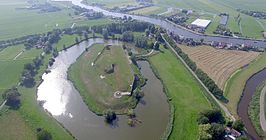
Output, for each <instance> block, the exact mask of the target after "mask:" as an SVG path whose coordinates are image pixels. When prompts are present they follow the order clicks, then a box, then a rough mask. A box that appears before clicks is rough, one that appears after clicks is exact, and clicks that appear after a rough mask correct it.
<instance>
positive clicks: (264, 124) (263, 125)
mask: <svg viewBox="0 0 266 140" xmlns="http://www.w3.org/2000/svg"><path fill="white" fill-rule="evenodd" d="M265 93H266V86H264V87H263V89H262V91H261V93H260V125H261V128H262V130H263V131H264V132H265V133H266V120H265V110H264V104H265V102H264V99H265Z"/></svg>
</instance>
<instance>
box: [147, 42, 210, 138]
mask: <svg viewBox="0 0 266 140" xmlns="http://www.w3.org/2000/svg"><path fill="white" fill-rule="evenodd" d="M160 50H161V53H159V54H157V55H154V56H152V57H151V58H149V59H150V63H151V65H152V68H153V69H154V70H155V73H156V74H157V75H159V77H160V79H161V80H162V82H163V84H164V87H165V89H166V93H167V95H168V97H169V98H170V99H171V101H170V104H173V105H174V106H175V114H174V124H173V132H172V133H171V135H170V140H178V139H180V140H181V139H197V138H198V124H197V116H198V113H199V112H201V111H203V110H207V109H211V105H210V103H209V102H208V100H207V99H206V97H205V95H204V94H205V93H204V92H205V91H204V90H203V88H202V87H201V86H200V85H199V83H198V82H197V81H196V80H195V79H194V77H193V76H192V75H191V74H190V72H189V71H188V70H187V69H186V68H185V66H184V65H183V64H182V63H181V61H179V60H178V59H177V58H176V56H174V55H173V54H172V53H171V52H170V50H168V49H164V48H163V47H161V48H160Z"/></svg>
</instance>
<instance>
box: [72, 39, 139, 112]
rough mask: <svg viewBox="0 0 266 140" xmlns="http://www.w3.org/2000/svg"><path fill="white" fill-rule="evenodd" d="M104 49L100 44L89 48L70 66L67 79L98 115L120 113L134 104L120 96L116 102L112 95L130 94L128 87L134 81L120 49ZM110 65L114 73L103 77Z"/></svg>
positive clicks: (125, 56)
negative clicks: (104, 112)
mask: <svg viewBox="0 0 266 140" xmlns="http://www.w3.org/2000/svg"><path fill="white" fill-rule="evenodd" d="M104 48H105V46H104V45H103V44H97V45H94V46H92V47H91V48H90V49H89V51H88V52H85V53H84V54H83V55H82V56H81V57H80V58H79V59H78V61H77V62H76V63H75V64H73V65H72V66H71V67H70V69H69V77H70V79H71V80H72V81H73V82H74V85H75V86H76V87H77V89H78V90H79V91H80V94H81V95H82V96H83V99H84V101H85V103H87V105H88V106H89V107H90V108H91V110H92V111H94V112H96V113H97V114H102V113H103V111H105V110H107V109H109V108H110V109H113V110H115V111H117V112H118V113H124V112H125V111H126V110H127V109H128V108H131V107H132V105H134V103H133V102H135V101H134V98H133V97H129V96H124V97H122V98H119V99H117V98H115V97H114V93H115V92H116V91H122V92H130V90H131V87H130V85H131V84H132V82H133V80H134V77H133V71H132V70H131V66H130V64H129V59H128V58H127V55H126V54H125V51H124V50H123V49H122V47H121V46H111V47H110V50H108V49H104ZM102 50H103V52H102V53H101V54H100V55H98V54H99V52H101V51H102ZM92 63H94V66H92V65H91V64H92ZM111 64H115V67H114V72H113V73H111V74H107V73H106V72H105V70H106V69H109V68H110V67H111ZM101 76H103V77H104V78H101Z"/></svg>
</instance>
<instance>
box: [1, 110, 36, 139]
mask: <svg viewBox="0 0 266 140" xmlns="http://www.w3.org/2000/svg"><path fill="white" fill-rule="evenodd" d="M0 130H1V131H0V138H1V139H6V140H18V139H19V140H36V139H37V137H36V134H35V132H34V131H33V130H32V129H31V128H30V127H29V126H28V125H27V123H26V121H25V120H23V119H22V118H21V116H20V114H19V113H18V112H17V111H12V110H10V111H8V112H6V113H5V114H3V115H2V116H0Z"/></svg>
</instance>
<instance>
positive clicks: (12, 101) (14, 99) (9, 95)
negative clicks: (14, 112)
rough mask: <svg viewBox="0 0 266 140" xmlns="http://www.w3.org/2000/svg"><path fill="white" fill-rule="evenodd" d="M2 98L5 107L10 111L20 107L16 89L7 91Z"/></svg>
mask: <svg viewBox="0 0 266 140" xmlns="http://www.w3.org/2000/svg"><path fill="white" fill-rule="evenodd" d="M2 97H3V98H4V99H5V100H7V101H6V105H7V106H9V107H10V108H12V109H18V108H19V107H20V105H21V102H20V93H19V92H18V90H17V88H12V89H9V90H7V91H6V92H5V93H4V94H3V95H2Z"/></svg>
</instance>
